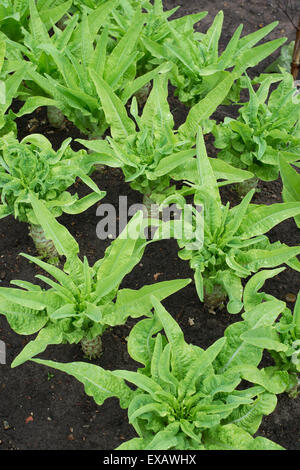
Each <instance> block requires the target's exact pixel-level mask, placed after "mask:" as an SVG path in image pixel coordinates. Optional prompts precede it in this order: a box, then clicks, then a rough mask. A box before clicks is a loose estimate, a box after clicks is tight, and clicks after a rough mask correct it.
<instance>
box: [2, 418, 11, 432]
mask: <svg viewBox="0 0 300 470" xmlns="http://www.w3.org/2000/svg"><path fill="white" fill-rule="evenodd" d="M3 428H4V430H5V431H7V430H8V429H10V425H9V423H8V422H7V421H5V420H4V421H3Z"/></svg>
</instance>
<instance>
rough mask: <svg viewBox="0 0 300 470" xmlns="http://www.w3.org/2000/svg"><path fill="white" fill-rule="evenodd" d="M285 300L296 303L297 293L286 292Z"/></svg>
mask: <svg viewBox="0 0 300 470" xmlns="http://www.w3.org/2000/svg"><path fill="white" fill-rule="evenodd" d="M285 300H286V301H287V302H293V303H294V302H296V296H295V294H286V296H285Z"/></svg>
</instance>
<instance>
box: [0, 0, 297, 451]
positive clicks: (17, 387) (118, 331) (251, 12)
mask: <svg viewBox="0 0 300 470" xmlns="http://www.w3.org/2000/svg"><path fill="white" fill-rule="evenodd" d="M163 3H164V7H165V9H171V8H174V7H175V6H178V5H180V6H181V8H180V9H179V11H178V12H177V13H176V14H175V17H176V16H183V15H186V14H190V13H196V12H199V11H204V10H207V11H208V15H207V16H206V17H205V18H204V19H203V20H201V22H200V23H199V24H197V25H196V30H199V31H206V29H207V28H208V26H209V25H210V24H211V23H212V21H213V18H214V17H215V15H216V14H217V13H218V11H219V10H223V11H224V26H223V34H222V37H221V41H220V50H221V51H223V50H224V49H225V47H226V45H227V43H228V41H229V39H230V38H231V37H232V35H233V33H234V31H235V29H236V28H237V26H238V25H239V24H240V23H243V24H244V30H243V34H250V33H251V32H253V31H256V30H257V29H259V28H261V27H262V26H265V25H267V24H269V23H271V22H272V21H275V20H279V25H278V26H277V28H276V29H275V30H273V31H272V32H271V33H270V35H269V36H268V40H271V39H276V38H278V37H282V36H286V37H288V40H289V41H291V40H293V39H294V30H293V28H292V27H291V24H290V22H289V20H288V19H287V18H286V16H285V15H284V13H283V12H282V11H281V10H279V9H278V8H277V7H276V5H277V4H276V2H275V1H274V2H273V1H268V0H264V1H263V2H259V1H256V0H247V1H244V0H235V2H230V1H228V2H226V1H220V0H216V1H213V2H211V1H208V0H201V1H198V0H185V1H184V2H180V1H175V0H174V1H173V0H165V1H164V2H163ZM232 3H234V7H233V5H232ZM277 56H278V51H276V52H275V53H274V54H273V55H272V56H270V57H268V58H267V59H266V60H264V61H263V62H261V63H260V64H259V65H257V66H256V67H254V68H252V69H251V72H249V75H250V76H251V77H252V76H253V77H254V76H256V75H258V74H259V73H262V72H263V71H264V70H265V68H266V67H267V65H269V64H270V63H271V62H272V61H273V60H274V58H276V57H277ZM169 103H170V107H171V111H172V113H173V115H174V119H175V127H176V128H177V127H178V126H179V125H181V124H182V123H183V122H185V119H186V116H187V112H188V108H187V107H185V106H184V105H183V104H181V103H180V102H179V100H178V99H177V98H174V97H173V96H172V95H171V94H170V98H169ZM21 104H23V103H21V102H20V101H17V100H15V101H14V102H13V104H12V109H13V111H14V112H17V111H19V109H20V107H21ZM235 115H236V114H235V108H234V107H232V106H229V107H225V106H220V107H219V108H218V110H217V111H216V112H215V113H214V115H213V118H214V119H216V120H217V121H221V120H223V118H224V116H235ZM16 122H17V127H18V138H19V139H22V138H24V137H25V136H27V135H28V134H32V133H40V134H43V135H44V136H46V137H47V138H48V139H49V140H50V142H51V143H52V145H53V147H54V148H55V149H58V148H59V147H60V145H61V144H62V142H63V141H64V140H65V139H67V138H68V137H72V138H73V139H76V138H81V139H84V138H85V137H86V136H84V135H83V134H82V133H80V131H79V130H78V129H77V128H76V127H75V126H74V125H73V124H71V123H70V122H68V123H67V126H66V128H65V129H63V130H61V129H55V128H53V127H51V126H50V125H49V124H48V121H47V115H46V111H45V108H42V107H40V108H38V109H37V110H36V111H34V112H33V113H32V114H29V115H25V116H22V117H20V118H18V119H17V120H16ZM205 141H206V147H207V152H208V155H209V156H210V157H212V156H216V154H217V150H216V149H215V148H214V146H213V138H212V137H209V136H207V137H206V139H205ZM72 148H73V149H74V150H78V149H81V148H83V146H82V145H80V144H79V143H78V142H73V143H72ZM92 179H93V181H94V182H95V183H96V184H97V186H98V188H100V190H101V191H106V196H105V197H104V198H103V199H102V200H101V202H98V203H97V204H98V205H99V204H100V203H101V204H103V203H110V204H113V205H114V206H115V207H116V208H118V205H119V196H120V195H121V196H127V197H128V205H130V204H134V203H137V202H140V203H141V202H142V195H141V194H140V193H139V192H138V191H134V190H133V189H131V188H130V187H129V185H128V184H127V183H126V182H125V181H124V176H123V173H122V171H121V170H120V169H118V168H109V167H105V169H104V170H103V171H102V172H95V173H93V175H92ZM258 188H259V192H257V193H255V195H254V197H253V200H252V203H254V204H266V205H271V204H274V203H280V202H282V196H281V191H282V184H281V180H280V179H277V180H275V181H271V182H264V181H260V182H259V184H258ZM71 192H72V193H74V192H78V194H79V196H80V197H83V196H86V195H87V194H89V193H90V189H89V188H88V187H87V186H86V185H85V184H84V183H83V182H82V181H80V180H78V181H77V182H76V183H75V185H73V187H72V188H71ZM221 197H222V201H223V204H226V202H227V201H230V204H231V206H234V205H237V204H238V203H239V202H240V200H239V198H238V196H237V194H236V192H235V190H234V188H233V187H232V185H229V186H225V187H223V188H221ZM59 222H60V223H61V224H63V225H65V226H66V227H67V229H68V230H69V232H70V233H71V234H72V235H73V237H74V238H75V239H76V240H77V242H78V244H79V246H80V255H81V256H82V257H83V256H87V258H88V259H89V262H90V264H91V265H92V264H93V263H95V262H96V261H97V260H98V259H100V258H101V257H103V255H104V253H105V250H106V248H107V247H108V246H109V244H110V240H99V239H98V238H97V236H96V226H97V223H98V222H99V217H97V216H96V205H93V206H92V207H90V208H89V209H87V210H86V211H85V212H83V213H81V214H78V215H75V216H74V215H71V214H64V215H62V216H61V217H60V218H59ZM268 236H269V239H270V241H271V242H276V241H278V240H280V241H281V242H283V243H285V244H287V245H289V246H299V245H300V231H299V228H298V227H297V226H296V224H295V222H294V219H293V218H290V219H287V220H285V221H284V222H282V223H280V224H279V225H277V226H276V227H275V228H273V229H272V230H271V231H270V232H269V233H268ZM20 252H23V253H28V254H31V255H34V254H35V249H34V245H33V241H32V239H31V238H30V236H29V234H28V227H27V224H25V223H20V222H18V221H17V220H15V219H14V218H13V216H9V217H6V218H4V219H1V222H0V286H1V287H8V286H9V285H10V281H11V280H14V279H22V280H24V281H29V282H35V281H34V276H35V275H36V274H43V270H42V269H41V268H40V267H38V266H37V265H35V264H34V263H29V262H28V260H27V259H25V258H24V257H22V256H20V255H19V253H20ZM187 278H193V271H192V269H190V267H189V263H188V261H184V260H181V259H179V258H178V246H177V242H176V240H172V239H171V240H162V241H159V242H156V243H153V244H150V245H149V246H148V247H147V248H146V250H145V253H144V255H143V257H142V259H141V260H140V262H139V263H138V264H137V265H136V266H135V267H134V269H133V270H132V271H131V272H130V273H129V274H128V275H127V276H126V278H125V279H124V281H123V282H122V285H121V287H122V288H130V289H139V288H141V287H143V286H144V285H147V284H152V283H155V282H158V281H167V280H174V279H187ZM37 282H39V281H37ZM243 284H245V282H244V281H243ZM299 285H300V273H299V272H297V271H295V270H292V269H291V268H289V267H287V268H286V269H285V270H284V271H283V272H281V273H279V274H278V275H276V276H275V277H274V278H271V279H268V280H267V281H266V283H265V285H264V291H265V292H266V293H267V294H271V295H273V296H274V297H276V298H277V299H280V300H282V301H285V302H287V305H288V307H289V308H290V309H293V307H294V305H295V302H294V301H295V298H296V296H297V293H298V291H299ZM291 294H293V295H291ZM289 300H292V301H291V302H289ZM163 304H164V306H165V308H166V309H167V310H168V312H170V313H171V314H172V315H173V317H174V318H175V320H176V321H177V322H178V324H179V326H180V328H181V329H182V331H183V332H184V337H185V341H186V342H187V343H191V344H194V345H197V346H200V347H201V348H203V349H206V348H208V347H209V346H211V345H212V343H213V342H214V341H216V340H218V339H219V338H221V337H222V336H223V334H224V331H225V329H226V328H227V327H228V326H229V325H231V324H233V323H234V322H236V321H240V315H231V314H229V313H228V312H227V310H226V308H221V309H218V310H216V312H214V313H212V312H211V311H209V309H208V308H206V307H205V306H204V305H203V303H201V302H200V301H199V298H198V295H197V292H196V289H195V285H194V282H192V283H191V284H189V285H188V286H186V287H185V288H184V289H182V290H180V291H178V292H176V293H174V294H172V295H171V296H170V297H168V298H167V299H166V300H164V302H163ZM137 321H138V319H130V318H129V319H128V321H127V322H126V325H124V326H116V327H114V328H110V329H108V330H106V331H105V333H104V334H103V337H102V340H103V354H102V356H101V357H100V358H99V359H94V360H93V363H95V364H97V365H100V366H101V367H102V368H104V369H107V370H116V369H126V370H129V371H135V370H136V369H137V363H136V362H135V361H134V360H133V359H131V358H130V356H129V354H128V352H127V338H128V335H129V333H130V331H131V329H132V327H133V325H135V324H136V323H137ZM33 338H34V336H21V335H18V334H16V333H14V331H13V330H12V329H11V328H10V327H9V325H8V323H7V321H6V319H5V318H4V317H3V316H2V315H1V316H0V340H2V341H4V343H5V344H6V353H7V358H6V361H7V363H6V365H4V364H0V398H1V400H0V449H3V450H4V449H103V450H106V449H115V448H116V447H118V446H120V445H121V444H122V443H124V442H126V441H127V440H129V439H132V438H134V437H136V436H137V434H136V432H135V431H134V429H133V427H132V426H130V424H129V423H128V418H127V411H126V410H123V409H121V408H120V406H119V402H118V400H117V399H116V398H109V399H107V400H106V401H105V402H104V404H103V405H102V406H97V404H96V403H95V402H94V400H93V398H92V397H89V396H87V395H86V394H85V393H84V390H83V386H82V384H81V383H79V382H78V381H76V379H75V378H74V377H71V376H69V375H67V374H65V373H63V372H60V371H58V370H54V369H50V368H45V367H43V366H40V365H38V364H36V363H34V362H31V361H27V362H25V363H24V364H22V365H21V366H19V367H16V368H13V369H12V368H11V367H10V366H11V363H12V361H13V360H14V359H15V358H16V356H17V355H18V354H19V353H20V351H21V350H22V349H23V347H24V346H25V345H26V344H28V343H29V341H30V340H32V339H33ZM39 357H40V358H44V359H47V360H52V361H57V362H64V363H68V362H74V361H83V360H84V359H82V352H81V349H80V346H79V345H78V344H64V345H54V346H49V347H48V348H47V350H46V351H45V352H44V353H42V354H40V355H39ZM271 364H272V361H271V358H270V356H269V355H268V354H267V353H265V354H264V358H263V362H262V365H263V366H269V365H271ZM277 398H278V403H277V406H276V409H275V410H274V411H273V413H271V414H269V415H268V416H265V417H264V418H263V420H262V424H261V426H260V428H259V431H258V433H257V435H259V436H263V437H266V438H268V439H271V440H272V441H274V442H276V443H277V444H280V445H281V446H283V447H284V448H286V449H289V450H299V449H300V398H299V396H298V397H297V398H294V399H293V398H291V397H289V396H288V395H287V394H286V393H281V394H279V395H278V397H277Z"/></svg>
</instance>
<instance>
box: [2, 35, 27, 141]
mask: <svg viewBox="0 0 300 470" xmlns="http://www.w3.org/2000/svg"><path fill="white" fill-rule="evenodd" d="M5 54H6V41H5V36H4V35H3V34H1V33H0V137H1V136H3V135H5V134H8V133H9V132H12V133H14V134H16V133H17V127H16V124H15V122H14V119H15V114H14V113H13V112H12V110H11V109H9V107H10V105H11V103H12V100H13V99H14V98H15V97H16V95H17V91H18V89H19V86H20V84H21V82H22V80H23V76H24V72H25V70H26V68H27V66H26V64H24V68H23V70H21V69H18V70H16V71H15V73H10V70H9V69H7V67H6V61H5ZM8 110H9V111H8ZM7 111H8V112H7Z"/></svg>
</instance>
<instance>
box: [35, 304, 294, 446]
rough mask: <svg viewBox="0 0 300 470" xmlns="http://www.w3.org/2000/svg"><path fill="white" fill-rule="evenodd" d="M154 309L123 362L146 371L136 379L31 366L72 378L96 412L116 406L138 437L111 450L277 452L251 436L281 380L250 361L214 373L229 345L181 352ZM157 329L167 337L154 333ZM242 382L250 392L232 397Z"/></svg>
mask: <svg viewBox="0 0 300 470" xmlns="http://www.w3.org/2000/svg"><path fill="white" fill-rule="evenodd" d="M152 302H153V305H154V307H155V315H154V316H153V317H152V318H149V319H146V320H142V321H140V322H139V323H138V324H137V325H136V326H135V327H134V328H133V329H132V331H131V333H130V336H129V339H128V351H129V354H130V355H131V356H132V358H133V359H135V360H136V361H138V362H139V363H141V364H143V365H144V367H143V368H141V369H139V370H138V371H137V372H131V371H127V370H117V371H113V372H111V371H106V370H103V369H102V368H100V367H98V366H95V365H91V364H86V363H80V362H79V363H76V362H74V363H70V364H60V363H57V362H52V361H45V360H39V359H35V362H38V363H40V364H44V365H46V366H50V367H54V368H56V369H59V370H62V371H64V372H67V373H68V374H70V375H73V376H74V377H76V378H77V379H78V380H79V381H81V382H82V383H83V384H84V386H85V391H86V393H87V394H88V395H91V396H93V397H94V399H95V401H96V403H97V404H99V405H101V404H102V403H103V402H104V400H105V399H106V398H109V397H110V396H116V397H118V398H119V399H120V405H121V406H122V407H123V408H128V418H129V422H130V423H131V424H132V425H133V427H134V428H135V430H136V432H137V434H138V436H139V437H137V438H134V439H131V440H130V441H128V442H125V443H124V444H122V445H121V446H120V447H118V449H117V450H142V449H147V450H167V449H180V450H204V449H207V450H234V449H243V450H258V449H261V450H262V449H265V450H267V449H272V450H275V449H277V450H279V449H282V447H281V446H279V445H277V444H275V443H274V442H272V441H270V440H268V439H266V438H263V437H255V438H254V437H253V434H254V433H256V431H257V430H258V428H259V426H260V423H261V421H262V418H263V416H264V415H268V414H270V413H271V412H272V411H273V410H274V408H275V406H276V402H277V399H276V393H281V392H282V391H283V390H284V386H285V383H284V378H285V375H286V374H285V373H284V372H276V373H272V374H269V373H268V370H264V369H262V370H260V369H258V368H257V367H256V363H257V361H256V360H255V358H254V359H253V357H251V356H250V357H248V358H247V361H246V362H245V361H243V362H241V361H239V360H238V358H237V359H235V361H234V362H233V365H232V366H227V367H226V372H219V370H220V368H221V367H222V366H225V365H226V362H225V361H226V360H227V357H228V355H229V354H231V352H232V351H231V349H232V346H233V345H232V343H230V342H228V341H227V338H226V337H224V338H220V339H219V340H218V341H216V342H215V343H213V344H212V345H211V346H210V347H209V348H207V349H206V350H203V349H201V348H200V347H198V346H195V345H192V344H187V343H186V342H185V340H184V336H183V332H182V331H181V329H180V327H179V325H178V324H177V323H176V321H175V320H174V319H173V318H172V317H171V315H170V314H169V313H168V312H167V311H166V310H165V309H164V308H163V306H162V305H161V303H160V302H159V301H158V300H157V299H156V298H153V297H152ZM162 328H164V330H165V333H166V337H165V336H164V335H162V334H160V333H158V332H159V331H160V330H161V329H162ZM243 378H244V379H245V380H247V381H248V382H250V383H251V386H248V387H247V388H243V389H238V386H239V384H240V383H241V381H242V379H243ZM124 380H126V381H128V382H130V383H131V384H133V385H135V387H136V389H135V390H134V391H133V390H132V389H131V388H129V387H127V386H126V384H125V382H124Z"/></svg>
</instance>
